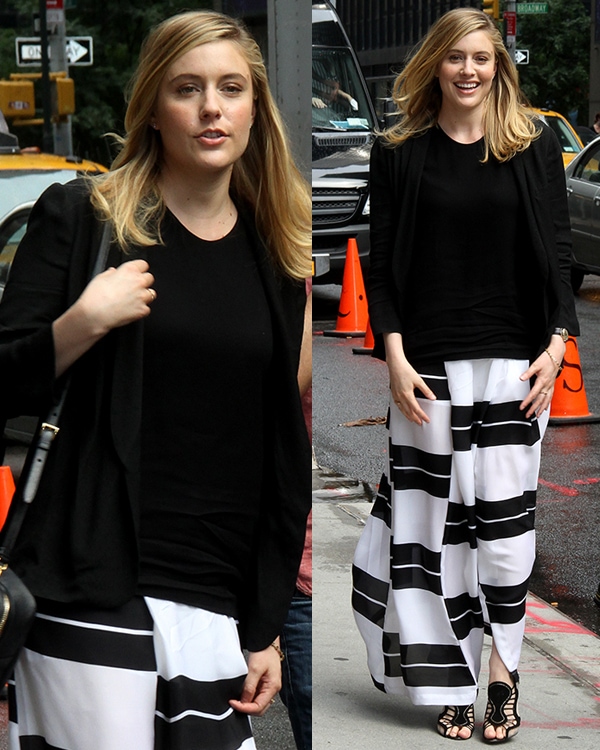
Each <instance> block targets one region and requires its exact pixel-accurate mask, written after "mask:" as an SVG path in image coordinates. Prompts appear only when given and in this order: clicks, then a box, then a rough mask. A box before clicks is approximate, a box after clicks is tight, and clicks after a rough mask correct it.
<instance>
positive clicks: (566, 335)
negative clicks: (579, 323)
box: [556, 328, 569, 343]
mask: <svg viewBox="0 0 600 750" xmlns="http://www.w3.org/2000/svg"><path fill="white" fill-rule="evenodd" d="M556 333H558V334H559V335H560V337H561V338H562V340H563V341H564V342H565V343H567V339H568V338H569V332H568V331H567V329H566V328H557V329H556Z"/></svg>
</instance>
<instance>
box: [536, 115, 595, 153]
mask: <svg viewBox="0 0 600 750" xmlns="http://www.w3.org/2000/svg"><path fill="white" fill-rule="evenodd" d="M535 112H536V113H537V114H538V115H539V117H540V119H541V120H543V121H544V122H545V123H546V125H548V127H550V128H552V130H553V131H554V132H555V133H556V136H557V138H558V142H559V143H560V147H561V149H562V156H563V163H564V165H565V167H566V166H567V165H568V164H569V163H570V162H571V161H573V159H574V158H575V157H576V156H577V154H578V153H579V152H580V151H581V149H582V148H583V143H582V141H581V138H580V137H579V136H578V135H577V133H576V132H575V129H574V128H573V126H572V125H571V123H570V122H569V121H568V120H567V118H566V117H563V116H562V115H561V114H560V113H558V112H553V111H552V110H551V109H536V110H535Z"/></svg>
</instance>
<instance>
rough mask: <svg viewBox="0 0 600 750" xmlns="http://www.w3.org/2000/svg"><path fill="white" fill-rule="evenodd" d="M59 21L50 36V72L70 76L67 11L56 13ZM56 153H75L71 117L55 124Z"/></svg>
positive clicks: (67, 154) (63, 154) (61, 10)
mask: <svg viewBox="0 0 600 750" xmlns="http://www.w3.org/2000/svg"><path fill="white" fill-rule="evenodd" d="M55 12H56V13H57V16H58V19H57V21H56V22H55V23H54V24H53V26H54V33H53V34H51V35H50V70H52V71H53V72H57V73H58V72H61V71H64V72H65V73H66V74H67V75H69V63H68V60H67V33H66V23H65V11H64V9H60V10H59V11H55ZM53 129H54V153H55V154H61V155H62V156H71V154H72V153H73V138H72V135H71V117H70V115H68V116H64V115H63V116H62V117H60V119H59V120H57V121H56V122H55V123H54V128H53Z"/></svg>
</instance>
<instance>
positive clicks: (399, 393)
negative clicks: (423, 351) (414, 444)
mask: <svg viewBox="0 0 600 750" xmlns="http://www.w3.org/2000/svg"><path fill="white" fill-rule="evenodd" d="M383 339H384V342H385V352H386V362H387V366H388V371H389V374H390V390H391V393H392V399H393V401H394V403H395V404H396V406H397V407H398V409H400V411H401V412H402V414H404V416H405V417H406V418H407V419H408V421H409V422H414V423H415V424H418V425H421V424H423V422H429V417H428V416H427V414H426V413H425V411H424V410H423V408H422V407H421V405H420V404H419V402H418V400H417V397H416V395H415V389H416V388H418V389H419V390H420V391H421V393H422V394H423V395H424V396H425V398H428V399H429V400H430V401H435V400H436V396H435V393H434V392H433V391H432V390H431V388H429V386H428V385H427V384H426V383H425V381H424V380H423V378H422V377H421V376H420V375H419V373H418V372H417V371H416V370H415V369H414V367H412V365H411V364H409V362H408V360H407V359H406V357H405V356H404V348H403V346H402V336H401V334H399V333H384V334H383Z"/></svg>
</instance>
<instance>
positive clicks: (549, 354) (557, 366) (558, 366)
mask: <svg viewBox="0 0 600 750" xmlns="http://www.w3.org/2000/svg"><path fill="white" fill-rule="evenodd" d="M544 351H545V352H546V354H547V355H548V356H549V357H550V359H551V360H552V361H553V362H554V364H555V365H556V369H557V370H560V369H561V367H560V362H559V361H558V360H557V359H556V357H555V356H554V355H553V354H551V353H550V352H549V351H548V349H544Z"/></svg>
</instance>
